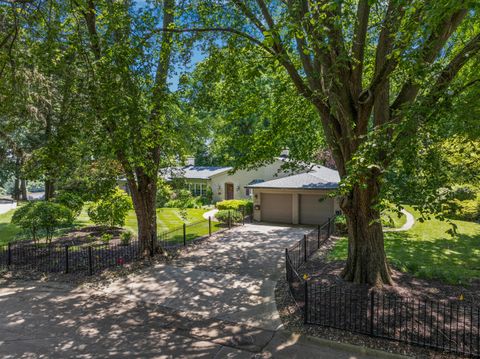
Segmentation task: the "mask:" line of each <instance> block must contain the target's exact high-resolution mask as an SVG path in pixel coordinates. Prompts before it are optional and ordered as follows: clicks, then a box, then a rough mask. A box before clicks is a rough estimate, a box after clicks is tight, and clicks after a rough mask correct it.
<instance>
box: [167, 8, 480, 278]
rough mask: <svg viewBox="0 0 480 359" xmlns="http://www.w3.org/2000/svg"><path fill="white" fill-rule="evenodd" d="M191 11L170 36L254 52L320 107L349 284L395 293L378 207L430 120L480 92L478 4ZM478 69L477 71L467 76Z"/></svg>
mask: <svg viewBox="0 0 480 359" xmlns="http://www.w3.org/2000/svg"><path fill="white" fill-rule="evenodd" d="M192 9H194V10H195V11H196V13H197V14H198V16H197V17H195V18H194V20H192V21H191V22H190V23H189V24H185V26H184V27H177V28H175V29H171V28H170V29H168V28H165V27H164V29H163V30H164V31H177V32H190V31H196V32H210V33H221V34H225V35H229V36H232V37H235V38H236V39H237V41H240V40H242V39H243V40H245V41H247V42H250V43H252V44H254V45H255V46H256V47H257V48H258V50H259V51H262V53H263V54H264V55H267V56H265V61H273V62H274V63H275V64H277V65H278V67H279V68H280V67H282V68H283V69H284V70H285V71H286V72H287V73H288V75H289V77H290V79H291V81H292V83H293V84H294V86H295V87H296V89H297V91H298V92H299V93H300V94H301V95H302V96H303V97H305V98H306V99H307V100H308V101H310V102H311V103H312V104H313V106H314V107H315V109H316V111H317V113H318V116H319V118H320V120H321V123H322V128H323V132H324V134H325V137H326V141H327V144H328V147H329V148H330V150H331V151H332V154H333V157H334V160H335V163H336V167H337V169H338V171H339V173H340V176H341V178H342V185H341V190H342V192H343V194H344V199H343V200H342V203H341V208H342V210H343V212H344V214H345V215H346V217H347V222H348V233H349V248H348V258H347V262H346V266H345V268H344V270H343V273H342V276H343V278H344V279H345V280H347V281H353V282H356V283H369V284H375V285H376V284H392V279H391V275H390V269H389V266H388V264H387V260H386V254H385V250H384V237H383V233H382V226H381V223H380V220H379V218H380V213H379V212H380V211H379V208H378V206H377V204H378V199H379V195H380V193H381V190H382V183H383V180H384V173H385V172H386V171H388V169H389V167H390V165H391V161H392V159H393V158H394V156H395V152H396V151H399V150H401V148H402V147H403V148H405V147H406V146H408V143H409V141H412V142H413V141H415V140H416V135H417V133H419V132H421V130H422V128H424V127H425V126H428V119H429V118H430V116H428V113H429V110H430V112H431V110H432V109H436V108H438V107H440V106H441V105H442V103H443V102H444V100H445V98H448V97H449V96H455V95H456V94H457V93H458V92H461V91H462V90H463V88H466V87H469V86H478V82H477V81H478V63H479V61H478V59H479V57H478V52H479V49H480V16H479V13H478V12H479V10H480V9H479V3H478V1H450V0H439V1H424V0H413V1H405V0H389V1H371V0H358V1H349V0H343V1H342V0H341V1H328V0H325V1H311V0H310V1H309V0H285V1H278V0H271V1H269V0H246V1H239V0H231V1H216V0H213V1H198V2H194V4H193V6H192ZM192 11H193V10H192ZM192 18H193V17H192ZM198 18H200V19H201V21H196V19H198ZM218 42H220V41H217V43H218ZM470 66H471V67H472V68H476V70H477V71H476V72H475V71H470V72H469V73H468V74H466V73H465V71H464V69H465V68H467V67H470ZM459 74H465V75H466V76H463V77H461V83H458V75H459ZM476 80H477V81H476ZM279 130H280V131H281V129H279Z"/></svg>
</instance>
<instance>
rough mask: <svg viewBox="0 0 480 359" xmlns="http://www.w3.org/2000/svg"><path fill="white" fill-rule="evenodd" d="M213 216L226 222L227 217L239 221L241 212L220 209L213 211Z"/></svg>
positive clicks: (241, 217)
mask: <svg viewBox="0 0 480 359" xmlns="http://www.w3.org/2000/svg"><path fill="white" fill-rule="evenodd" d="M215 218H216V219H218V220H219V221H220V222H223V223H228V220H229V218H230V219H231V221H232V222H241V221H242V219H243V216H242V213H241V212H239V211H234V210H221V211H218V212H217V213H215Z"/></svg>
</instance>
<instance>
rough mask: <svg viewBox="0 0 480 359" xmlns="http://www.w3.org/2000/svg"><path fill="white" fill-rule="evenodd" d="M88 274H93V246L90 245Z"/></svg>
mask: <svg viewBox="0 0 480 359" xmlns="http://www.w3.org/2000/svg"><path fill="white" fill-rule="evenodd" d="M88 274H89V275H92V274H93V263H92V246H88Z"/></svg>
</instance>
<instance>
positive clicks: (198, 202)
mask: <svg viewBox="0 0 480 359" xmlns="http://www.w3.org/2000/svg"><path fill="white" fill-rule="evenodd" d="M173 197H174V198H173V199H172V200H170V201H168V202H167V203H166V204H165V207H169V208H183V209H185V208H200V207H201V206H202V199H201V197H193V195H192V193H191V192H190V191H189V190H188V189H180V190H178V191H176V192H175V194H174V196H173Z"/></svg>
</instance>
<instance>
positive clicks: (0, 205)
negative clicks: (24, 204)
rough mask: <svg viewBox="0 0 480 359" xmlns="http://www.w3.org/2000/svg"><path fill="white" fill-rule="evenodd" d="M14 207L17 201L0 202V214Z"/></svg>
mask: <svg viewBox="0 0 480 359" xmlns="http://www.w3.org/2000/svg"><path fill="white" fill-rule="evenodd" d="M14 208H17V202H0V214H3V213H7V212H8V211H10V210H11V209H14Z"/></svg>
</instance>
